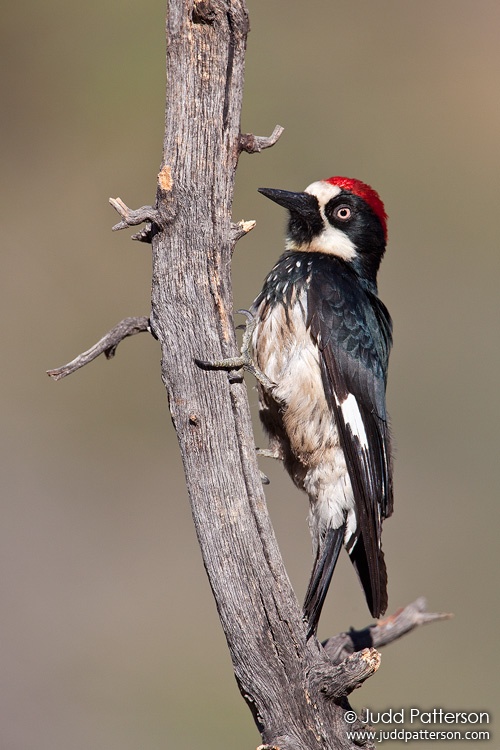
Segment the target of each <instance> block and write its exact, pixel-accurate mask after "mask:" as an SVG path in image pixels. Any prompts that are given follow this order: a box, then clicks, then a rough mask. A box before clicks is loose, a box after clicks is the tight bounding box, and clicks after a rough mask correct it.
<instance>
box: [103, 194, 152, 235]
mask: <svg viewBox="0 0 500 750" xmlns="http://www.w3.org/2000/svg"><path fill="white" fill-rule="evenodd" d="M109 202H110V203H111V205H112V206H113V208H114V209H115V211H118V213H119V214H120V216H121V217H122V220H121V221H119V222H118V224H115V225H114V227H113V232H116V231H117V230H118V229H126V228H127V227H136V226H137V225H138V224H142V223H143V222H145V221H149V222H151V223H156V224H158V223H160V221H159V219H160V215H159V213H158V211H157V210H156V208H153V206H141V208H137V209H135V210H134V209H132V208H129V207H128V206H127V205H126V204H125V203H124V202H123V201H122V199H121V198H110V199H109Z"/></svg>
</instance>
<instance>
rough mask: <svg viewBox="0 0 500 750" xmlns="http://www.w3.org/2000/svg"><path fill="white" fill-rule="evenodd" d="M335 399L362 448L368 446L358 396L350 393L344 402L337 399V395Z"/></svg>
mask: <svg viewBox="0 0 500 750" xmlns="http://www.w3.org/2000/svg"><path fill="white" fill-rule="evenodd" d="M335 400H336V401H337V403H338V405H339V406H340V409H341V411H342V416H343V417H344V422H345V423H346V425H349V427H350V428H351V430H352V434H353V435H356V437H357V438H358V440H359V442H360V444H361V447H362V448H368V438H367V436H366V430H365V425H364V423H363V418H362V416H361V412H360V411H359V406H358V402H357V401H356V397H355V396H353V394H352V393H350V394H349V395H348V396H347V398H346V399H344V401H342V402H340V401H339V400H338V399H337V396H335Z"/></svg>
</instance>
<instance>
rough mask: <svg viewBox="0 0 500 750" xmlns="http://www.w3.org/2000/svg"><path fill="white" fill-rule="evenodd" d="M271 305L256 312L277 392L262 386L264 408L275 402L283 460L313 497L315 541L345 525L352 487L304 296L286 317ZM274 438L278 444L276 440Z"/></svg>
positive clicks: (264, 360) (262, 363)
mask: <svg viewBox="0 0 500 750" xmlns="http://www.w3.org/2000/svg"><path fill="white" fill-rule="evenodd" d="M267 304H268V303H266V302H263V303H262V305H261V310H259V311H258V314H257V318H258V319H259V323H258V325H257V326H256V328H255V331H254V333H253V338H252V344H253V350H254V356H255V359H256V364H257V367H258V368H259V369H261V370H262V371H263V372H264V373H265V374H266V375H267V376H268V378H270V380H272V381H273V382H274V383H276V388H275V389H274V390H273V392H272V394H269V393H266V392H264V391H263V389H262V387H261V386H259V392H260V400H261V408H262V409H264V410H266V411H267V412H268V413H269V410H270V408H272V407H273V404H272V403H271V401H274V402H275V404H274V409H273V414H274V413H275V414H276V418H279V419H281V423H282V427H283V428H284V430H285V433H286V439H285V440H283V438H281V437H280V438H279V439H278V442H281V446H280V447H281V454H282V455H283V456H284V457H285V465H286V468H287V469H288V471H289V472H290V474H291V476H292V478H293V480H294V482H295V484H297V486H299V487H300V488H301V489H303V490H305V491H306V492H307V494H308V495H309V499H310V503H311V511H310V519H309V520H310V525H311V527H312V528H311V531H312V532H313V539H314V538H317V536H318V532H319V534H321V531H324V530H326V529H327V528H338V527H339V526H340V525H341V524H342V523H343V522H344V519H345V514H346V512H347V511H349V510H351V509H352V508H353V507H354V499H353V493H352V487H351V482H350V478H349V475H348V473H347V468H346V463H345V457H344V453H343V450H342V448H341V447H340V443H339V436H338V430H337V425H336V423H335V419H334V416H333V413H332V411H331V409H330V407H329V406H328V403H327V401H326V398H325V394H324V388H323V382H322V376H321V369H320V364H319V356H320V354H319V351H318V348H317V346H316V345H315V343H314V342H313V340H312V339H311V336H310V331H309V330H308V329H307V328H306V325H305V320H306V317H307V316H306V312H307V308H306V305H307V298H306V294H305V292H304V293H303V294H302V295H301V296H300V298H298V299H295V301H294V300H293V299H292V304H291V306H290V307H289V308H288V316H287V314H286V313H285V308H284V307H283V305H281V304H275V305H274V306H272V307H271V308H269V307H267ZM276 403H277V405H278V408H276ZM277 432H278V433H280V432H281V430H277ZM270 437H271V441H272V442H273V441H274V442H276V436H275V435H272V434H271V436H270ZM350 515H352V514H350ZM352 523H354V524H355V519H354V518H353V519H352ZM352 523H351V524H350V525H351V527H352ZM314 532H316V533H314Z"/></svg>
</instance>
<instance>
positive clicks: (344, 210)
mask: <svg viewBox="0 0 500 750" xmlns="http://www.w3.org/2000/svg"><path fill="white" fill-rule="evenodd" d="M333 215H334V216H335V218H336V219H339V221H349V219H350V218H351V216H352V211H351V209H350V207H349V206H337V208H336V209H335V211H334V212H333Z"/></svg>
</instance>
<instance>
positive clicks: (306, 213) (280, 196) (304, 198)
mask: <svg viewBox="0 0 500 750" xmlns="http://www.w3.org/2000/svg"><path fill="white" fill-rule="evenodd" d="M259 193H262V195H265V196H266V198H270V199H271V200H272V201H274V202H275V203H278V205H280V206H283V208H286V209H288V211H290V212H291V213H294V214H298V215H299V216H300V217H301V218H303V219H305V220H306V221H307V220H308V219H311V218H312V217H316V216H317V214H318V200H317V198H316V197H315V196H314V195H310V194H309V193H292V192H290V191H289V190H276V189H275V188H259Z"/></svg>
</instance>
